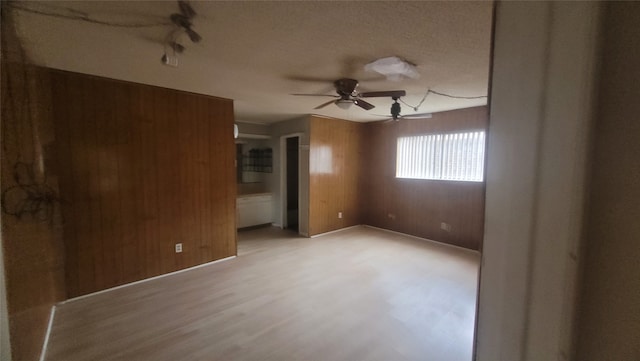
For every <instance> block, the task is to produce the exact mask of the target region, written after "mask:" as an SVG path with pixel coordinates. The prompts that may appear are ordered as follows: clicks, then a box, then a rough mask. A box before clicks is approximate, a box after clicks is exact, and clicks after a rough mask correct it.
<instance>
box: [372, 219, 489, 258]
mask: <svg viewBox="0 0 640 361" xmlns="http://www.w3.org/2000/svg"><path fill="white" fill-rule="evenodd" d="M363 227H367V228H372V229H377V230H379V231H384V232H389V233H393V234H397V235H400V236H405V237H409V238H414V239H419V240H421V241H427V242H429V243H433V244H437V245H440V246H446V247H453V248H457V249H459V250H463V251H467V252H471V253H475V254H480V251H476V250H474V249H469V248H464V247H460V246H456V245H455V244H449V243H444V242H438V241H434V240H432V239H429V238H423V237H418V236H414V235H411V234H406V233H402V232H396V231H392V230H390V229H385V228H380V227H374V226H369V225H366V224H365V225H363Z"/></svg>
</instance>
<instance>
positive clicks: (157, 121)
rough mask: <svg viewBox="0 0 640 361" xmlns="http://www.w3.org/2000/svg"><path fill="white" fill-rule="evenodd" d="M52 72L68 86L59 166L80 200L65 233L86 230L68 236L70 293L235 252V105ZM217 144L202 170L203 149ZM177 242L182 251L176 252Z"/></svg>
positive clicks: (59, 123) (68, 214)
mask: <svg viewBox="0 0 640 361" xmlns="http://www.w3.org/2000/svg"><path fill="white" fill-rule="evenodd" d="M49 71H50V72H51V73H52V75H53V76H55V77H56V78H57V79H58V80H60V81H61V82H63V84H67V86H64V87H58V88H59V89H57V90H58V91H57V92H56V94H54V97H55V100H56V102H57V103H58V106H57V107H56V108H55V110H54V114H53V116H54V117H53V120H54V122H55V123H56V129H57V130H58V133H59V134H58V135H59V139H58V140H57V147H58V149H60V152H59V156H60V157H64V158H61V159H59V164H63V165H64V166H66V167H69V169H70V170H69V171H68V172H67V173H66V175H64V176H63V179H62V180H61V182H62V183H63V184H65V187H64V189H67V190H70V189H71V190H73V191H74V194H75V195H74V197H73V202H72V203H71V204H70V205H68V206H67V207H65V219H66V220H67V228H68V229H69V230H73V229H78V227H80V229H79V230H82V231H81V232H76V233H77V234H78V236H76V237H69V238H68V239H67V242H69V243H71V244H72V245H71V246H70V247H67V249H68V251H69V252H68V254H67V258H68V262H67V279H68V281H70V283H75V284H74V285H71V287H69V296H70V297H74V296H78V295H82V294H86V293H90V292H94V291H98V290H101V289H105V288H109V287H113V286H117V285H120V284H123V283H129V282H133V281H136V280H139V279H143V278H148V277H152V276H156V275H159V274H163V273H168V272H172V271H175V270H178V269H181V268H185V267H190V266H194V265H197V264H200V263H205V262H209V261H212V260H215V259H219V258H223V257H226V256H227V255H228V253H229V249H230V248H233V249H235V234H234V233H233V232H231V231H230V230H229V225H234V224H235V212H230V210H231V211H233V210H234V208H233V205H232V204H227V203H231V202H232V201H233V203H234V204H235V199H231V198H229V197H228V195H227V194H226V193H228V191H229V190H230V189H232V187H233V186H234V185H235V184H228V183H229V182H234V179H233V177H232V175H233V172H234V169H233V167H231V166H230V165H232V161H233V157H234V147H233V139H232V137H231V134H232V133H231V131H227V129H231V127H232V125H233V110H232V103H231V102H230V101H228V100H221V99H218V98H213V97H206V96H196V95H194V94H190V93H184V92H180V91H175V90H169V89H164V88H156V87H152V86H146V85H139V84H133V83H127V82H121V81H114V80H110V79H104V78H99V77H94V76H86V75H80V74H74V73H69V72H60V71H53V70H49ZM123 93H125V94H129V97H124V96H123ZM70 99H75V100H78V99H79V100H80V101H76V102H72V101H70ZM63 118H64V119H63ZM203 127H207V129H208V131H203ZM227 138H228V139H227ZM209 145H213V147H212V148H209V152H208V154H207V155H206V157H207V158H208V161H207V162H206V163H207V165H206V166H203V164H202V162H201V157H202V156H201V155H199V152H202V150H203V149H205V148H208V147H209ZM208 180H211V182H208ZM131 197H133V198H131ZM132 206H133V208H132V209H131V208H129V207H132ZM125 208H126V209H125ZM125 217H129V218H128V219H125ZM212 218H217V219H212ZM203 223H207V225H206V226H204V225H202V224H203ZM178 242H179V243H183V249H184V251H183V252H182V253H175V252H174V247H173V246H174V243H178ZM130 252H133V253H134V255H135V256H131V255H130ZM74 279H77V281H74Z"/></svg>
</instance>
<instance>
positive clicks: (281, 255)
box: [46, 227, 480, 361]
mask: <svg viewBox="0 0 640 361" xmlns="http://www.w3.org/2000/svg"><path fill="white" fill-rule="evenodd" d="M238 255H239V256H238V257H237V258H234V259H231V260H228V261H224V262H220V263H216V264H212V265H208V266H205V267H201V268H197V269H194V270H189V271H186V272H182V273H178V274H174V275H170V276H167V277H163V278H158V279H154V280H150V281H148V282H144V283H139V284H135V285H131V286H128V287H123V288H119V289H115V290H111V291H109V292H104V293H101V294H97V295H93V296H90V297H87V298H83V299H78V300H74V301H70V302H67V303H65V304H62V305H59V306H58V308H57V311H56V317H55V320H54V324H53V328H52V332H51V336H50V339H49V347H48V351H47V354H46V356H47V357H46V360H64V361H74V360H83V361H86V360H153V361H161V360H171V361H175V360H349V361H354V360H429V361H439V360H442V361H470V360H471V354H472V343H473V332H474V319H475V305H476V291H477V277H478V267H479V261H480V257H479V254H477V253H475V252H472V251H466V250H462V249H456V248H453V247H448V246H444V245H439V244H435V243H431V242H427V241H422V240H417V239H413V238H409V237H405V236H401V235H396V234H393V233H389V232H384V231H381V230H377V229H372V228H365V227H356V228H351V229H347V230H344V231H341V232H337V233H333V234H329V235H325V236H321V237H317V238H311V239H308V238H300V237H298V236H296V235H294V234H293V233H289V232H287V231H281V230H279V229H275V228H264V229H257V230H251V231H245V232H240V233H239V242H238Z"/></svg>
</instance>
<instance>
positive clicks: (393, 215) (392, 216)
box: [387, 213, 396, 220]
mask: <svg viewBox="0 0 640 361" xmlns="http://www.w3.org/2000/svg"><path fill="white" fill-rule="evenodd" d="M387 217H389V218H391V219H393V220H395V219H396V215H395V214H393V213H389V214H387Z"/></svg>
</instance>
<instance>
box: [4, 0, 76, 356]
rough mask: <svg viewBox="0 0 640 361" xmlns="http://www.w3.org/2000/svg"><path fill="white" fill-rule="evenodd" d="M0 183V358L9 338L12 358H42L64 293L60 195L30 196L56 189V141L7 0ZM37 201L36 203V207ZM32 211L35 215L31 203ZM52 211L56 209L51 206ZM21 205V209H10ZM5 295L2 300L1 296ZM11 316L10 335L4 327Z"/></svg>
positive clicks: (43, 89)
mask: <svg viewBox="0 0 640 361" xmlns="http://www.w3.org/2000/svg"><path fill="white" fill-rule="evenodd" d="M1 6H2V21H0V25H1V28H2V29H1V31H0V34H1V38H2V47H1V49H2V56H1V58H2V64H1V65H0V69H1V79H2V88H1V90H0V95H1V97H2V115H1V116H0V123H1V125H2V127H1V129H2V131H1V135H2V140H0V144H2V147H1V148H0V149H1V160H2V161H1V163H2V165H1V171H0V173H1V184H2V194H3V197H2V202H3V211H2V214H1V215H0V222H1V223H2V225H1V226H0V228H1V229H2V231H1V232H0V236H1V237H2V247H3V252H2V253H3V256H4V260H3V261H4V262H3V263H4V272H2V273H0V276H2V275H4V277H5V282H4V284H5V286H6V301H7V304H6V306H7V309H6V311H7V313H6V314H4V312H3V314H2V315H0V318H2V319H1V320H0V323H2V325H0V327H2V330H1V331H0V333H2V335H1V336H0V337H1V338H2V339H3V340H2V341H3V342H2V345H0V348H2V349H1V350H0V358H2V359H3V360H4V359H8V358H7V357H8V355H9V352H8V350H7V349H6V348H4V347H3V346H5V345H6V337H9V336H10V344H11V346H10V350H11V352H10V353H11V356H12V359H13V360H14V361H22V360H25V361H31V360H38V359H39V358H40V351H41V350H42V344H43V341H44V337H45V333H46V330H47V325H48V321H49V316H50V313H51V307H52V306H53V305H54V304H55V303H56V302H59V301H61V300H63V299H64V297H65V285H64V246H63V243H62V220H61V217H60V208H59V207H58V206H57V204H56V202H55V201H53V202H41V203H39V206H38V205H36V203H32V202H29V197H28V192H26V190H30V191H31V194H32V196H33V197H32V198H31V200H33V199H34V198H35V197H40V196H43V195H49V196H51V197H49V200H53V199H55V195H57V194H58V182H57V177H56V174H55V173H54V172H52V171H53V169H52V168H51V167H50V166H49V164H50V163H49V162H48V159H49V157H50V156H51V152H50V150H51V144H52V142H53V140H54V132H53V129H52V123H51V117H50V111H49V110H50V86H49V82H48V78H47V77H46V74H45V73H44V72H41V71H39V69H38V68H35V67H33V66H30V65H28V59H27V58H26V55H25V52H24V51H23V49H22V48H21V46H20V41H19V38H18V36H17V35H16V32H15V28H14V22H13V16H12V15H13V12H12V10H11V8H10V6H7V4H6V2H2V4H1ZM33 206H35V207H33ZM38 208H39V211H37V212H35V213H36V214H35V216H34V215H32V214H31V212H30V210H36V209H38ZM48 210H50V211H51V212H50V213H49V212H48ZM19 211H23V212H22V213H23V214H22V216H15V215H12V214H10V213H14V214H15V213H17V212H19ZM3 301H4V300H3ZM5 316H8V317H7V318H8V323H9V329H10V335H7V334H6V333H4V331H6V322H7V319H5Z"/></svg>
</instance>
